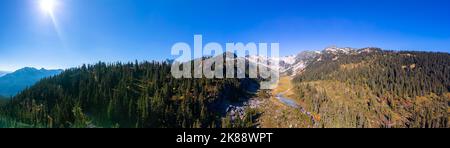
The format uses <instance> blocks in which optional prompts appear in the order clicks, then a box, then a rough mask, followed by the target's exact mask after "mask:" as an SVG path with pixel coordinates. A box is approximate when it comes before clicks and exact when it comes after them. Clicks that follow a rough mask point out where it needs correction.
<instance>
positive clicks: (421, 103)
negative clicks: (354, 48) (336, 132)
mask: <svg viewBox="0 0 450 148" xmlns="http://www.w3.org/2000/svg"><path fill="white" fill-rule="evenodd" d="M371 51H372V52H363V53H358V54H350V55H340V56H339V57H336V56H335V55H332V54H325V55H323V56H322V57H320V58H321V59H320V60H317V61H316V62H314V63H312V64H311V65H309V66H308V67H307V68H306V70H305V72H304V73H303V74H301V75H298V76H297V77H296V78H295V79H294V80H293V81H294V83H296V84H297V87H296V89H297V90H296V91H297V93H298V94H299V96H300V97H299V98H301V99H304V101H305V102H307V104H309V108H310V109H311V110H313V111H314V112H317V113H319V114H321V115H322V121H321V122H322V123H321V124H322V126H328V127H330V126H333V125H342V126H343V127H448V112H447V110H448V103H449V102H448V100H450V99H449V95H447V93H448V92H449V91H450V55H449V54H447V53H431V52H394V51H382V50H379V49H371ZM312 82H316V83H312ZM313 84H316V85H313ZM324 86H327V87H324ZM330 88H332V89H330ZM337 94H339V96H338V95H337ZM335 113H336V114H335ZM369 121H370V122H369Z"/></svg>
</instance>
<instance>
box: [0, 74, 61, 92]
mask: <svg viewBox="0 0 450 148" xmlns="http://www.w3.org/2000/svg"><path fill="white" fill-rule="evenodd" d="M61 71H62V70H46V69H35V68H29V67H26V68H22V69H19V70H17V71H15V72H13V73H9V74H6V75H4V76H2V77H0V96H5V97H9V96H14V95H16V94H17V93H19V92H20V91H22V90H23V89H25V88H26V87H29V86H32V85H34V84H35V83H36V82H38V81H39V80H40V79H42V78H45V77H50V76H54V75H56V74H59V73H61Z"/></svg>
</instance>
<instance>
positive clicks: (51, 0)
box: [40, 0, 56, 15]
mask: <svg viewBox="0 0 450 148" xmlns="http://www.w3.org/2000/svg"><path fill="white" fill-rule="evenodd" d="M40 5H41V9H42V11H44V12H45V13H47V14H51V15H53V11H54V9H55V6H56V0H40Z"/></svg>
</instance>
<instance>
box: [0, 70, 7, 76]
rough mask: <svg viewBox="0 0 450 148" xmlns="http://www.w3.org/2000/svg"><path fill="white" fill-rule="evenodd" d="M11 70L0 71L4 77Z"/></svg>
mask: <svg viewBox="0 0 450 148" xmlns="http://www.w3.org/2000/svg"><path fill="white" fill-rule="evenodd" d="M8 73H9V72H7V71H0V77H3V76H5V75H6V74H8Z"/></svg>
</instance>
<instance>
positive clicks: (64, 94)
mask: <svg viewBox="0 0 450 148" xmlns="http://www.w3.org/2000/svg"><path fill="white" fill-rule="evenodd" d="M170 69H171V64H170V63H167V62H162V63H160V62H143V63H137V62H136V63H128V64H121V63H115V64H105V63H98V64H95V65H88V66H86V65H84V66H81V67H79V68H73V69H68V70H66V71H64V72H63V73H61V74H59V75H58V76H55V77H52V78H47V79H44V80H42V81H40V82H38V83H37V84H36V85H34V86H33V87H31V88H29V89H27V90H25V91H23V92H22V93H20V94H19V95H17V96H15V97H14V98H13V100H12V102H11V103H8V104H7V105H6V106H4V107H3V108H2V111H1V112H3V113H2V114H3V116H5V117H10V118H14V119H15V120H17V121H18V122H22V123H27V124H30V125H34V126H38V127H169V128H170V127H221V126H222V117H223V116H224V114H223V113H222V112H223V111H221V110H219V108H221V107H220V105H222V104H223V102H234V101H237V100H239V99H242V98H245V97H246V93H245V89H244V88H245V87H246V86H245V85H246V83H247V82H249V81H248V80H239V79H175V78H173V77H172V76H171V74H170Z"/></svg>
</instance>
